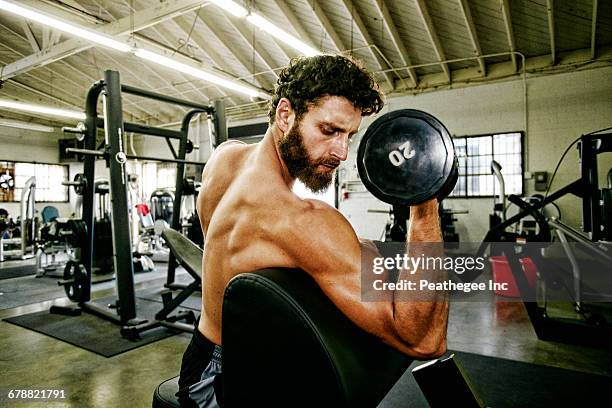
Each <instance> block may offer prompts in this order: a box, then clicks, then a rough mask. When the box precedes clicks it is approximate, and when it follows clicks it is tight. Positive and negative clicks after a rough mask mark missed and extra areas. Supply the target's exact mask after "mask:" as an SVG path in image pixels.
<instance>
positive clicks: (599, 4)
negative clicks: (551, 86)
mask: <svg viewBox="0 0 612 408" xmlns="http://www.w3.org/2000/svg"><path fill="white" fill-rule="evenodd" d="M11 1H15V0H11ZM237 2H238V3H240V4H242V5H244V6H245V7H246V8H248V9H251V10H255V11H257V12H258V13H259V14H261V15H262V16H264V17H265V18H267V19H268V20H270V21H271V22H273V23H275V24H276V25H277V26H279V27H281V28H283V29H284V30H285V31H287V32H289V33H290V34H292V35H294V36H296V37H298V38H300V39H301V40H302V41H304V42H306V43H307V44H309V45H311V46H312V47H314V48H316V49H318V50H320V51H322V52H325V53H346V54H351V55H353V56H355V57H357V58H358V59H361V60H362V61H363V62H364V64H365V65H366V67H367V68H368V69H370V70H371V71H373V72H375V76H376V78H377V80H378V82H379V83H380V85H381V88H382V89H383V90H384V91H385V92H386V93H387V94H388V95H393V94H404V93H417V92H424V91H430V90H435V89H441V88H443V89H445V88H448V87H449V86H460V85H463V84H469V83H482V82H487V81H496V80H499V79H502V78H508V77H512V76H517V75H520V74H521V73H522V72H523V71H522V70H523V67H524V68H525V70H526V72H529V73H536V72H537V73H544V74H546V73H555V72H563V71H565V70H571V69H575V68H576V66H585V65H586V66H589V65H592V66H606V65H610V64H611V62H612V2H611V1H604V0H599V1H598V0H575V1H572V0H388V1H382V0H237ZM19 4H25V5H30V6H34V7H36V8H37V9H38V10H40V11H43V12H46V13H50V14H53V15H54V16H57V17H58V18H62V19H64V20H67V21H70V22H73V23H75V24H79V25H82V26H84V27H89V28H91V29H96V30H101V32H114V33H119V34H118V35H117V38H118V39H121V40H122V41H128V42H130V43H132V44H134V45H137V46H143V47H147V48H148V49H152V50H155V51H157V52H163V53H165V55H167V56H170V57H173V58H181V59H182V60H186V61H190V62H191V63H194V64H197V65H199V66H202V67H205V68H207V69H209V70H213V71H216V72H220V73H223V74H226V75H229V76H231V77H234V78H236V79H240V80H242V81H244V82H246V83H248V84H251V85H253V86H255V87H257V88H260V89H262V90H265V91H267V92H270V91H272V89H273V86H274V83H275V80H276V77H277V72H278V70H279V69H280V68H281V67H283V66H284V65H286V64H287V62H288V60H289V59H290V58H291V57H295V56H297V55H298V52H297V51H295V50H294V49H292V48H291V47H289V46H287V45H286V44H284V43H282V42H281V41H279V40H277V39H275V38H273V37H272V36H270V35H269V34H267V33H265V32H263V31H260V30H259V29H258V28H257V27H254V26H253V25H251V24H250V23H249V22H247V21H246V20H244V19H240V18H237V17H234V16H232V15H231V14H229V13H227V12H226V11H224V10H222V9H221V8H219V7H218V6H216V5H214V4H212V3H209V2H202V1H194V0H166V1H163V2H160V1H159V0H37V1H34V0H21V1H20V2H19ZM168 8H172V10H173V12H172V13H169V12H167V9H168ZM164 10H166V13H165V14H164ZM118 27H121V29H119V28H118ZM104 30H107V31H104ZM0 38H1V41H0V70H1V71H0V76H1V80H2V87H1V89H0V97H1V98H8V99H14V100H19V101H23V102H31V103H38V104H44V105H50V106H54V107H60V108H71V109H79V110H83V108H84V101H85V95H86V93H87V90H88V88H89V87H90V86H91V84H92V83H93V82H94V81H96V80H98V79H100V78H102V77H103V75H104V70H107V69H113V70H117V71H119V72H120V75H121V80H122V82H123V83H125V84H129V85H132V86H135V87H139V88H143V89H147V90H151V91H155V92H159V93H163V94H166V95H171V96H175V97H179V98H183V99H188V100H191V101H195V102H199V103H209V102H212V101H213V100H216V99H220V98H222V99H224V100H225V102H226V107H227V115H228V117H229V118H230V119H234V120H238V119H247V118H253V117H256V116H258V115H262V114H263V113H264V112H265V106H266V100H263V99H252V98H250V97H248V96H244V95H241V94H239V93H236V92H235V91H231V90H227V89H224V88H221V87H220V86H217V85H215V84H211V83H208V82H205V81H203V80H200V79H194V78H193V77H190V76H188V75H186V74H182V73H179V72H176V71H173V70H170V69H167V68H164V67H161V66H159V65H156V64H154V63H152V62H146V61H143V60H142V59H138V58H137V57H135V56H134V55H131V54H129V53H128V54H124V53H121V52H118V51H114V50H110V49H105V48H103V47H100V46H93V45H92V44H90V43H86V42H84V41H82V40H81V41H77V42H75V41H74V40H72V42H70V40H71V38H70V37H68V36H66V35H63V34H61V33H60V32H58V31H54V30H52V29H49V28H47V27H45V26H42V25H41V24H38V23H33V22H27V21H26V20H24V19H23V18H21V17H17V16H15V15H13V14H10V13H8V12H4V11H0ZM75 44H76V45H75ZM123 108H124V113H125V118H126V119H129V120H131V121H136V122H143V123H148V124H153V125H154V124H158V125H159V124H164V123H174V122H177V121H179V120H180V119H181V117H182V115H183V114H184V112H185V110H184V109H182V108H178V107H176V106H172V105H168V104H160V103H157V102H152V101H149V100H146V101H145V100H142V99H139V98H138V97H134V96H125V97H124V101H123ZM0 117H7V118H12V119H19V120H26V121H34V122H37V123H57V122H54V121H52V120H50V119H49V118H43V117H33V116H30V115H28V114H23V113H16V112H11V111H7V110H0Z"/></svg>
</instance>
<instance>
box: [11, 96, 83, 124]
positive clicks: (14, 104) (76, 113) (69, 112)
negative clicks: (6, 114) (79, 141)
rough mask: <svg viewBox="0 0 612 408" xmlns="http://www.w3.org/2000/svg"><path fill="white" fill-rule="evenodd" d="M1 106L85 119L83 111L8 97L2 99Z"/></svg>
mask: <svg viewBox="0 0 612 408" xmlns="http://www.w3.org/2000/svg"><path fill="white" fill-rule="evenodd" d="M0 108H7V109H13V110H18V111H24V112H31V113H41V114H43V115H49V116H59V117H62V118H70V119H80V120H85V113H83V112H79V111H74V110H68V109H57V108H49V107H47V106H42V105H33V104H30V103H23V102H16V101H11V100H8V99H0Z"/></svg>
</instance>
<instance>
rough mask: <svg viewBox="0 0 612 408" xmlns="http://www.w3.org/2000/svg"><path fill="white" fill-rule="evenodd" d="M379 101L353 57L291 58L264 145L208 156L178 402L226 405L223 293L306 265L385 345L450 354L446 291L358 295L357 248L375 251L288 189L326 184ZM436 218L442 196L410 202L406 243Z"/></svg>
mask: <svg viewBox="0 0 612 408" xmlns="http://www.w3.org/2000/svg"><path fill="white" fill-rule="evenodd" d="M382 106H383V101H382V97H381V94H380V93H379V91H378V88H377V86H376V84H375V82H374V80H373V78H372V76H371V75H370V74H369V73H368V72H367V71H365V70H364V69H363V68H362V67H361V66H360V65H359V64H358V63H356V62H354V61H353V60H351V59H348V58H345V57H342V56H331V55H325V56H316V57H310V58H300V59H294V60H292V61H291V63H290V65H289V67H287V68H285V69H284V70H283V71H282V72H281V73H280V75H279V79H278V86H277V88H276V90H275V94H274V96H273V99H272V101H271V104H270V112H269V117H270V119H269V123H270V124H269V127H268V130H267V132H266V135H265V136H264V138H263V140H262V141H261V142H259V143H257V144H252V145H247V144H243V143H240V142H235V141H234V142H231V141H230V142H226V143H223V144H222V145H221V146H219V148H217V149H216V150H215V152H214V153H213V154H212V156H211V157H210V159H209V161H208V162H207V164H206V168H205V169H204V172H203V173H202V187H201V189H200V195H199V197H198V214H199V215H200V221H201V224H202V230H203V232H204V234H205V245H204V258H203V269H204V271H203V274H202V298H203V300H202V315H201V317H200V320H199V323H198V326H197V330H195V331H194V336H193V338H192V340H191V343H190V344H189V346H188V348H187V350H186V352H185V354H184V356H183V362H182V367H181V376H180V381H179V386H180V391H179V393H178V394H177V395H179V400H180V401H181V403H182V405H183V406H200V407H218V406H219V405H222V401H220V398H221V389H220V382H219V380H220V377H221V358H220V357H221V344H222V339H221V321H222V318H221V308H222V303H223V293H224V290H225V287H226V285H227V283H228V282H229V280H230V279H231V278H233V277H234V276H236V275H237V274H239V273H243V272H251V271H254V270H258V269H263V268H269V267H283V268H300V269H302V270H304V271H305V272H306V273H308V274H310V275H311V276H312V277H313V278H314V280H315V281H316V282H317V283H318V285H319V286H320V287H321V289H322V290H323V292H324V293H325V294H326V295H327V296H328V297H329V298H330V299H331V300H332V301H333V303H334V304H335V305H336V306H337V307H338V308H339V309H340V310H341V311H342V312H343V313H344V314H345V315H346V316H347V317H348V318H349V319H351V320H352V321H353V322H354V323H355V324H357V325H358V326H359V327H361V328H362V329H363V330H365V331H367V332H369V333H371V334H373V335H375V336H377V337H379V338H380V339H381V340H382V341H383V342H385V343H387V344H389V345H391V346H393V347H395V348H397V349H398V350H400V351H402V352H403V353H405V354H407V355H409V356H412V357H415V358H421V359H427V358H434V357H437V356H440V355H442V354H443V353H444V352H445V351H446V323H447V318H448V302H447V299H446V297H445V296H444V295H443V294H440V295H439V297H434V298H433V299H432V301H428V302H423V301H421V302H400V301H395V302H394V301H393V299H390V300H389V301H387V302H363V301H362V300H361V289H360V285H361V273H362V271H361V260H362V255H363V254H366V253H367V254H366V255H367V256H376V255H377V251H376V248H375V246H374V245H373V244H372V243H371V241H370V242H368V241H366V240H360V239H358V238H357V236H356V234H355V231H354V230H353V229H352V227H351V225H350V224H349V222H348V221H347V220H346V219H345V218H344V216H342V214H340V212H338V211H337V210H336V209H335V208H333V207H330V206H328V205H327V204H325V203H323V202H321V201H318V200H303V199H301V198H299V197H297V196H296V195H295V194H294V193H293V192H292V187H293V184H294V182H295V180H296V179H299V180H300V181H301V182H303V183H304V184H305V185H306V186H307V187H308V188H310V189H311V190H313V191H315V192H316V191H321V190H323V189H325V188H326V187H327V186H329V185H330V183H331V182H332V180H333V175H334V172H335V169H336V168H337V167H338V166H339V165H340V163H341V162H342V161H344V160H346V158H347V154H348V146H349V141H350V139H351V137H352V136H353V135H354V134H355V133H357V131H358V129H359V125H360V123H361V118H362V116H366V115H371V114H373V113H378V112H379V111H380V110H381V109H382ZM439 225H440V222H439V219H438V203H437V200H435V199H434V200H431V201H428V202H425V203H423V204H421V205H418V206H414V207H411V208H410V229H409V232H408V236H407V240H408V241H409V242H441V241H442V235H441V232H440V227H439ZM215 391H216V392H215ZM215 395H216V396H215Z"/></svg>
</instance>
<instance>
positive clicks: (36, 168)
mask: <svg viewBox="0 0 612 408" xmlns="http://www.w3.org/2000/svg"><path fill="white" fill-rule="evenodd" d="M0 167H1V168H2V172H3V173H4V174H9V175H10V176H11V177H14V189H13V190H11V191H10V192H9V191H5V192H4V193H3V194H0V201H13V202H19V201H20V200H21V193H22V191H23V188H24V187H25V185H26V183H27V182H28V180H29V179H30V178H31V177H35V178H36V193H35V196H36V202H68V187H66V186H63V185H62V181H64V180H67V179H68V166H67V165H63V164H44V163H23V162H2V163H1V165H0Z"/></svg>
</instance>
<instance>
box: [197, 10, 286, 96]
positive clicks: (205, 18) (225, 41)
mask: <svg viewBox="0 0 612 408" xmlns="http://www.w3.org/2000/svg"><path fill="white" fill-rule="evenodd" d="M198 18H199V19H200V22H201V23H202V24H204V26H205V27H207V28H208V30H210V32H211V33H212V34H213V36H214V37H215V38H216V39H217V41H219V42H220V43H221V44H222V45H223V46H224V47H225V48H226V49H227V50H228V51H229V52H230V54H232V56H233V57H234V59H235V60H236V61H237V62H238V64H239V65H240V66H241V67H242V68H243V69H244V70H245V71H246V72H249V73H251V74H255V73H256V70H255V67H253V66H252V64H249V61H247V60H246V58H244V55H243V54H242V52H241V51H240V50H239V49H238V48H237V47H236V46H235V45H234V44H233V43H232V41H231V40H230V39H229V38H228V37H227V36H226V35H225V33H223V32H222V30H220V29H219V28H218V27H217V26H215V23H214V21H212V19H211V18H210V16H209V15H208V14H206V13H200V14H198ZM249 65H251V66H249ZM251 80H252V81H255V82H256V84H257V85H258V86H260V87H263V88H265V89H267V90H270V89H273V88H274V87H273V86H272V85H271V84H270V82H269V81H268V80H267V79H266V78H265V77H261V76H252V77H251Z"/></svg>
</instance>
